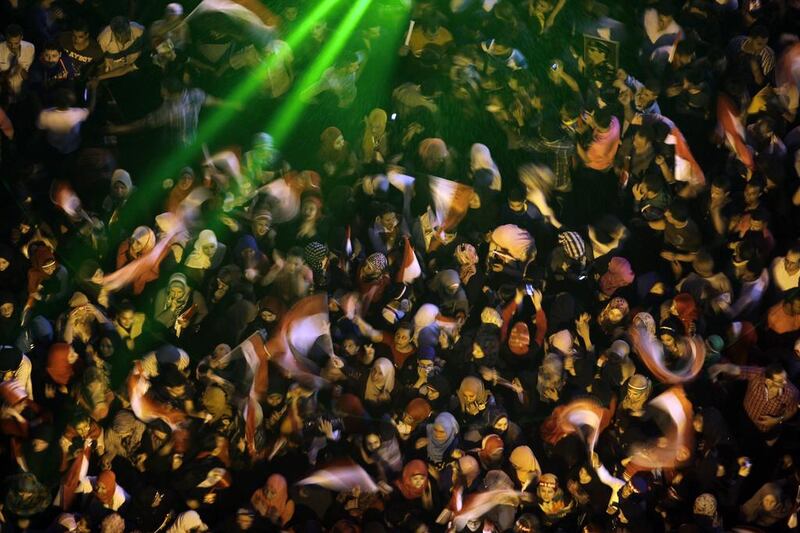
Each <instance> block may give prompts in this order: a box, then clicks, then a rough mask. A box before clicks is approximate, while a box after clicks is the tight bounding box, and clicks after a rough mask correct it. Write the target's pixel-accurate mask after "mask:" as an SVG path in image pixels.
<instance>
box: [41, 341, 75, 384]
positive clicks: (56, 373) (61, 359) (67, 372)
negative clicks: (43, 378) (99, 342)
mask: <svg viewBox="0 0 800 533" xmlns="http://www.w3.org/2000/svg"><path fill="white" fill-rule="evenodd" d="M71 349H72V347H71V346H70V345H69V344H68V343H66V342H54V343H53V344H52V345H50V351H49V352H48V354H47V374H48V375H49V376H50V378H51V379H52V380H53V381H54V382H55V383H56V384H58V385H66V384H67V383H69V380H70V379H72V376H73V375H74V374H75V369H74V368H73V365H72V364H71V363H70V362H69V354H70V350H71Z"/></svg>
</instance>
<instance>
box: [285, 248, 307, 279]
mask: <svg viewBox="0 0 800 533" xmlns="http://www.w3.org/2000/svg"><path fill="white" fill-rule="evenodd" d="M305 264H306V263H305V261H304V260H303V249H302V248H300V247H299V246H292V247H291V248H290V249H289V251H288V252H287V253H286V263H285V265H284V267H283V269H284V270H285V271H286V272H287V273H289V274H296V273H298V272H300V270H301V269H302V268H303V266H305Z"/></svg>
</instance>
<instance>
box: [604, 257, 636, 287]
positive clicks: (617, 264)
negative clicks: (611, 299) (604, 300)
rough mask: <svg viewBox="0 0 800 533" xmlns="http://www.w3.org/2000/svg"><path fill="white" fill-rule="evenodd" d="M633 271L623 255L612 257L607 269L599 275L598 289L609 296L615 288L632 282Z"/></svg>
mask: <svg viewBox="0 0 800 533" xmlns="http://www.w3.org/2000/svg"><path fill="white" fill-rule="evenodd" d="M633 278H634V273H633V269H632V268H631V264H630V263H629V262H628V260H627V259H625V258H624V257H612V258H611V261H609V263H608V270H607V271H606V273H605V274H603V275H602V276H600V291H601V292H602V293H603V294H605V295H606V296H611V295H612V294H614V292H616V290H617V289H620V288H622V287H626V286H628V285H630V284H631V283H633Z"/></svg>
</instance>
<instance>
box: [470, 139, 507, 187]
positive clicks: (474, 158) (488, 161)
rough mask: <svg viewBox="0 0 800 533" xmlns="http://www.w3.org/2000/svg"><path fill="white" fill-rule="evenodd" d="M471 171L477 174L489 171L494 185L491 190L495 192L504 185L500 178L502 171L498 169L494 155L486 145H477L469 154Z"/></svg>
mask: <svg viewBox="0 0 800 533" xmlns="http://www.w3.org/2000/svg"><path fill="white" fill-rule="evenodd" d="M469 159H470V160H469V169H470V171H471V172H472V173H473V174H475V172H476V171H478V170H489V171H491V173H492V183H491V185H490V186H489V188H490V189H491V190H493V191H499V190H500V187H501V185H502V181H501V178H500V171H499V170H498V168H497V165H496V164H495V162H494V160H493V159H492V153H491V152H490V151H489V148H487V147H486V145H483V144H480V143H475V144H473V145H472V148H471V149H470V152H469Z"/></svg>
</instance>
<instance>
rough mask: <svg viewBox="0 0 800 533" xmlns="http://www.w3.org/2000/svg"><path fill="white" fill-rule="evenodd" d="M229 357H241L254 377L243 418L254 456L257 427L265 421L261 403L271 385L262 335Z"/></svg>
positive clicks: (249, 448) (245, 341)
mask: <svg viewBox="0 0 800 533" xmlns="http://www.w3.org/2000/svg"><path fill="white" fill-rule="evenodd" d="M228 357H229V358H230V359H231V360H233V359H234V358H239V357H241V358H242V359H244V361H245V363H247V367H248V368H249V369H250V373H251V374H252V376H253V381H252V383H251V384H250V392H249V393H248V395H247V399H246V400H245V405H244V409H243V410H242V416H243V418H244V421H245V431H244V439H245V443H246V445H247V450H248V452H249V453H250V455H251V456H254V455H255V453H256V438H255V437H256V427H258V426H259V424H261V422H263V420H264V412H263V411H262V409H261V404H260V403H259V401H260V400H261V399H262V398H263V397H264V395H265V394H266V392H267V386H268V384H269V355H268V354H267V350H266V348H265V346H264V339H263V337H262V336H261V333H260V332H258V331H256V332H255V333H253V334H252V335H250V336H249V337H248V338H246V339H245V340H244V341H242V343H241V344H240V345H239V346H237V347H236V348H234V349H233V350H231V353H230V354H229V355H228Z"/></svg>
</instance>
